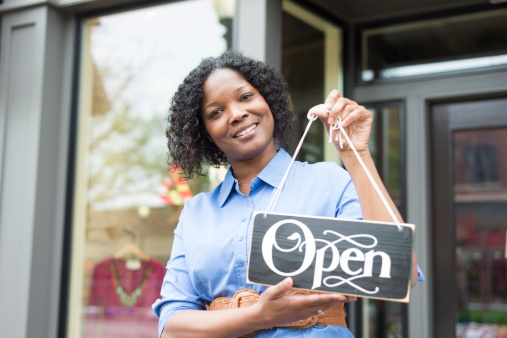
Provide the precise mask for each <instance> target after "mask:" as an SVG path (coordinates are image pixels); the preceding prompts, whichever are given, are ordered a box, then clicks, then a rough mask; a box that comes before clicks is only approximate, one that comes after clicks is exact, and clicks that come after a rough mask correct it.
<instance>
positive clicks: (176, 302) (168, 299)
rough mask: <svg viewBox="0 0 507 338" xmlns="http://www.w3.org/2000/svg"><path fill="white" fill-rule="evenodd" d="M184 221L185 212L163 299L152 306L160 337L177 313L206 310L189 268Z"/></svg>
mask: <svg viewBox="0 0 507 338" xmlns="http://www.w3.org/2000/svg"><path fill="white" fill-rule="evenodd" d="M182 220H183V212H182V215H181V216H180V222H179V224H178V227H177V228H176V230H174V242H173V247H172V252H171V259H170V260H169V262H168V263H167V267H166V269H167V272H166V274H165V277H164V281H163V282H162V289H161V292H160V295H161V296H162V299H157V300H156V301H155V303H154V304H153V306H152V309H153V311H154V312H155V314H156V315H157V316H158V317H159V324H158V335H159V337H160V335H161V334H162V331H163V330H164V326H165V323H166V322H167V321H168V320H169V318H171V317H172V316H173V315H174V314H175V313H177V312H179V311H182V310H203V309H204V308H205V305H204V302H203V301H202V300H201V299H200V297H199V293H198V292H197V291H196V290H195V288H194V286H193V283H192V279H191V278H190V274H189V271H188V268H187V262H186V257H185V250H184V240H183V229H182V227H183V226H182V224H183V222H182Z"/></svg>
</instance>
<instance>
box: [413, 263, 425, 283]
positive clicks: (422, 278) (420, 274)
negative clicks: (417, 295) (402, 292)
mask: <svg viewBox="0 0 507 338" xmlns="http://www.w3.org/2000/svg"><path fill="white" fill-rule="evenodd" d="M417 275H418V276H419V277H418V278H417V283H419V282H424V281H425V280H426V278H424V275H423V272H422V270H421V268H420V267H419V264H418V265H417ZM417 283H415V285H417ZM415 285H414V286H415Z"/></svg>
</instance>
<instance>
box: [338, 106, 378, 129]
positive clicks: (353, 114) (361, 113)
mask: <svg viewBox="0 0 507 338" xmlns="http://www.w3.org/2000/svg"><path fill="white" fill-rule="evenodd" d="M351 108H352V107H351ZM341 118H342V126H343V127H344V128H346V127H348V126H349V125H350V124H351V123H352V122H354V121H366V120H368V119H373V114H372V113H371V112H369V111H368V110H366V108H364V107H363V106H357V107H355V109H345V110H344V111H343V113H342V116H341Z"/></svg>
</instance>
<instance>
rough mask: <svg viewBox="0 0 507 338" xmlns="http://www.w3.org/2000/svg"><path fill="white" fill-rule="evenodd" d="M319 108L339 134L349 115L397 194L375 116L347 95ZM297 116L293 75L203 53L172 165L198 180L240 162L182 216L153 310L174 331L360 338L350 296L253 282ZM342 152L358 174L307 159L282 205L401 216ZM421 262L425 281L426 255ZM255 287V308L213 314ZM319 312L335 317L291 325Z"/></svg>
mask: <svg viewBox="0 0 507 338" xmlns="http://www.w3.org/2000/svg"><path fill="white" fill-rule="evenodd" d="M310 113H311V114H313V115H316V116H318V117H319V118H320V119H321V121H322V122H323V123H324V125H325V126H326V129H327V130H328V131H329V127H330V126H332V125H334V123H335V121H336V120H337V119H338V117H339V116H341V118H342V123H343V126H344V127H345V130H346V131H347V133H348V135H349V137H350V138H351V140H352V142H353V143H354V145H355V147H356V149H357V151H358V152H359V153H360V156H361V157H362V158H363V160H364V162H366V164H367V166H368V167H369V169H370V171H371V172H373V173H375V175H374V176H375V180H376V181H377V183H378V184H379V185H380V186H381V187H382V189H383V193H384V195H385V196H386V197H388V194H387V192H386V191H385V189H384V188H383V185H382V183H381V181H380V178H379V177H378V174H376V170H375V167H374V165H373V161H372V159H371V156H370V154H369V152H368V146H367V145H368V138H369V134H370V128H371V124H372V114H371V113H370V112H368V111H367V110H366V109H365V108H364V107H362V106H359V105H358V104H357V103H355V102H353V101H351V100H348V99H345V98H343V97H342V96H341V94H340V93H339V92H338V91H336V90H335V91H332V92H331V93H330V94H329V96H328V97H327V99H326V102H325V103H324V104H321V105H318V106H315V107H314V108H312V109H311V110H310ZM292 120H293V113H292V111H291V109H290V106H289V99H288V94H287V86H286V84H285V81H284V80H283V77H282V76H281V75H280V74H279V73H278V72H276V71H275V70H274V69H273V68H271V67H269V66H267V65H266V64H264V63H262V62H258V61H255V60H252V59H250V58H247V57H244V56H243V55H242V54H241V53H239V52H235V51H229V52H226V53H224V54H222V55H221V56H219V57H217V58H208V59H205V60H203V61H202V62H201V64H200V65H199V66H198V67H197V68H196V69H194V70H193V71H192V72H191V73H190V74H189V75H188V76H187V77H186V79H185V80H184V82H183V84H182V85H180V87H179V88H178V91H177V92H176V94H175V95H174V97H173V101H172V106H171V114H170V115H169V127H168V129H167V132H166V134H167V137H168V147H169V153H170V156H171V160H172V161H171V165H175V166H177V167H179V168H181V169H182V170H183V171H184V172H185V173H186V177H187V178H192V177H194V176H195V175H198V174H200V171H201V165H202V163H208V164H211V165H224V164H227V165H230V169H229V171H228V173H227V175H226V177H225V179H224V182H222V183H221V184H220V185H219V186H218V187H217V188H216V189H215V190H214V191H213V192H211V193H203V194H199V195H197V196H195V197H194V198H192V199H191V200H189V201H188V202H187V203H186V205H185V208H184V210H183V212H182V214H181V216H180V222H179V224H178V227H177V229H176V230H175V237H174V244H173V249H172V253H171V260H170V261H169V262H168V265H167V274H166V277H165V278H164V283H163V285H162V292H161V294H162V299H161V300H157V302H156V303H155V304H154V306H153V308H154V310H155V312H156V313H157V315H158V316H159V317H160V325H159V334H161V336H162V337H186V336H188V337H238V336H242V335H246V334H249V333H252V332H255V331H257V330H260V331H259V332H258V333H257V336H258V337H263V336H269V337H293V336H296V335H297V336H298V337H299V336H303V337H312V336H318V337H351V336H352V335H351V333H350V331H349V330H348V329H347V328H346V326H344V321H342V320H338V319H337V318H338V317H340V318H342V319H343V311H342V308H343V303H345V302H348V301H353V300H356V298H355V297H352V296H344V295H339V294H329V293H322V294H310V295H291V294H290V292H289V291H290V289H291V288H292V280H291V279H290V278H288V279H286V280H284V281H282V282H280V283H279V284H278V285H275V286H272V287H266V286H261V285H247V284H246V269H247V253H248V247H249V243H250V238H249V233H250V229H251V228H250V227H251V224H250V222H251V221H252V214H253V212H254V211H264V210H266V209H267V207H268V204H269V202H270V200H271V197H272V196H273V191H274V189H276V187H277V186H278V184H279V183H280V181H281V179H282V176H283V175H284V173H285V171H286V169H287V167H288V165H289V163H290V160H291V158H290V156H289V155H288V154H287V152H286V151H285V150H284V149H286V148H287V147H288V144H289V140H290V134H291V131H292V126H291V124H292ZM337 149H338V151H339V153H340V156H341V158H342V160H343V163H344V164H345V165H346V167H347V169H348V172H349V173H350V175H349V174H348V173H347V172H346V171H345V170H343V169H342V168H340V167H339V166H337V165H336V164H334V163H317V164H312V165H309V164H307V163H300V162H295V163H294V165H293V167H292V169H291V171H290V173H289V176H288V178H287V181H286V182H285V186H284V188H283V191H282V193H281V195H280V198H279V200H278V202H277V205H276V208H275V210H274V211H275V212H281V213H291V214H301V215H313V216H327V217H340V218H355V219H360V218H364V219H367V220H377V221H391V220H392V219H391V218H390V216H389V214H388V212H387V211H386V210H385V208H384V206H383V205H382V204H381V203H380V199H379V197H378V196H377V194H376V193H375V191H374V190H373V187H372V186H371V183H370V182H369V181H368V179H367V178H366V175H365V173H364V171H363V169H362V168H361V167H360V166H359V164H358V162H357V159H356V158H355V156H354V154H353V153H352V151H350V148H349V147H348V146H347V145H345V147H344V148H343V149H341V148H340V147H339V146H338V147H337ZM356 190H357V192H356ZM389 201H390V204H391V206H392V208H393V209H394V210H396V209H395V207H394V204H393V203H392V201H391V200H390V199H389ZM398 217H399V214H398ZM399 218H400V219H401V217H399ZM413 259H414V264H413V266H414V268H413V273H412V285H415V283H416V282H417V280H418V272H417V268H416V258H415V255H414V258H413ZM246 288H249V289H253V290H254V291H255V292H258V293H259V294H260V297H259V298H258V300H257V301H255V302H252V303H254V305H252V306H249V307H239V308H231V309H225V310H221V311H202V310H205V309H206V306H209V305H210V304H211V307H212V309H214V307H215V305H216V304H217V301H220V299H222V298H219V297H233V295H235V293H236V292H238V291H239V290H242V289H246ZM217 298H218V299H217ZM215 299H217V301H215V302H214V303H212V302H213V301H214V300H215ZM329 309H330V310H329ZM323 313H324V315H322V314H323ZM317 314H318V315H317ZM312 316H313V317H312ZM319 316H322V318H334V319H330V320H329V321H326V320H323V319H322V320H320V319H319V321H318V322H316V324H317V325H313V326H311V327H309V328H304V329H302V328H299V327H297V325H296V327H294V325H292V324H291V325H290V327H280V326H281V325H284V324H288V323H293V322H296V321H298V320H303V319H305V318H308V317H312V318H317V319H318V318H320V317H319ZM317 319H316V320H317ZM314 324H315V323H314ZM267 328H272V329H269V330H265V329H267Z"/></svg>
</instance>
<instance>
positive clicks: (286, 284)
mask: <svg viewBox="0 0 507 338" xmlns="http://www.w3.org/2000/svg"><path fill="white" fill-rule="evenodd" d="M283 285H285V286H290V277H289V278H285V280H284V281H283Z"/></svg>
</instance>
